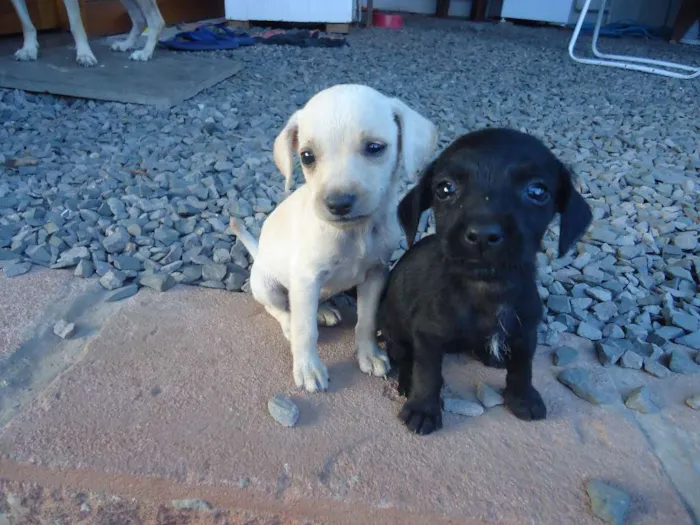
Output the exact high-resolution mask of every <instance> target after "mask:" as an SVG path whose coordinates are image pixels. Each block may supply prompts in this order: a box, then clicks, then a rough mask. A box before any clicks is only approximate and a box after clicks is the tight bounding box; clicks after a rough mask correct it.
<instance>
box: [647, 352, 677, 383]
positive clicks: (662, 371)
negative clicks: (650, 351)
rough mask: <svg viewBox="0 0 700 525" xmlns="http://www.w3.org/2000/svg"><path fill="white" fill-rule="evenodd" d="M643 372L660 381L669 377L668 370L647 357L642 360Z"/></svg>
mask: <svg viewBox="0 0 700 525" xmlns="http://www.w3.org/2000/svg"><path fill="white" fill-rule="evenodd" d="M644 371H645V372H647V373H648V374H650V375H652V376H654V377H658V378H661V379H663V378H664V377H668V376H670V375H671V371H670V370H669V369H668V368H666V367H665V366H664V365H662V364H661V363H659V362H657V361H654V360H653V359H651V358H649V357H645V358H644Z"/></svg>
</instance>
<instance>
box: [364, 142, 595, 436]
mask: <svg viewBox="0 0 700 525" xmlns="http://www.w3.org/2000/svg"><path fill="white" fill-rule="evenodd" d="M431 207H432V208H433V211H434V213H435V229H436V233H435V235H430V236H428V237H425V238H423V239H422V240H420V241H419V242H418V243H416V244H415V245H414V246H412V247H411V248H410V249H409V250H408V251H407V252H406V254H405V255H404V256H403V257H402V258H401V259H400V260H399V262H398V263H397V264H396V266H395V267H394V269H393V270H392V271H391V274H390V277H389V280H388V282H387V285H386V288H385V289H384V292H383V295H382V300H381V303H380V306H379V310H378V314H377V315H378V319H377V320H378V328H379V329H380V330H381V332H382V338H383V339H384V340H385V341H386V344H387V350H388V352H389V356H390V358H391V359H392V360H393V361H394V362H395V363H396V364H398V368H399V392H400V393H401V394H402V395H405V396H407V397H408V400H407V402H406V403H405V404H404V406H403V408H402V410H401V413H400V414H399V417H400V419H401V420H403V421H404V423H405V424H406V426H407V427H408V428H409V429H410V430H412V431H414V432H416V433H418V434H429V433H431V432H433V431H434V430H437V429H439V428H440V427H441V426H442V415H441V404H440V389H441V387H442V383H443V379H442V358H443V355H444V354H445V353H448V352H459V351H464V350H471V352H472V353H473V355H474V356H475V357H476V358H478V359H480V360H481V361H484V362H486V363H488V364H492V365H493V364H496V365H498V364H499V362H500V363H502V365H505V368H506V369H507V376H506V388H505V393H504V397H505V402H506V406H508V408H509V409H510V410H511V412H513V414H515V415H516V416H517V417H519V418H520V419H525V420H535V419H544V418H545V417H546V414H547V409H546V407H545V405H544V402H543V401H542V397H541V396H540V394H539V392H537V390H535V388H534V387H533V386H532V358H533V356H534V354H535V348H536V346H537V327H538V324H539V322H540V319H541V316H542V303H541V300H540V296H539V294H538V292H537V285H536V282H535V277H536V254H537V251H538V250H539V249H540V247H541V242H542V237H543V236H544V233H545V231H546V229H547V227H548V225H549V223H550V222H551V221H552V219H554V217H555V215H556V214H557V213H559V214H560V216H561V225H560V234H559V256H560V257H561V256H563V255H564V254H565V253H566V252H567V251H568V250H569V248H570V247H571V246H572V245H573V244H574V243H575V242H576V241H577V240H578V239H579V238H580V236H581V235H582V234H583V233H584V232H585V231H586V229H587V228H588V225H589V224H590V222H591V218H592V216H591V209H590V207H589V206H588V204H587V203H586V201H585V200H584V199H583V197H582V196H581V195H580V194H579V193H578V192H577V191H576V189H575V188H574V186H573V183H572V176H571V174H570V173H569V171H568V170H567V169H566V168H565V167H564V165H563V164H562V163H561V162H560V161H559V160H558V159H557V158H556V157H555V156H554V155H553V154H552V153H551V152H550V151H549V150H548V149H547V148H546V147H545V146H544V144H542V143H541V142H540V141H539V140H537V139H536V138H534V137H532V136H530V135H526V134H524V133H520V132H518V131H514V130H510V129H485V130H481V131H477V132H474V133H469V134H467V135H465V136H463V137H461V138H459V139H458V140H456V141H455V142H454V143H452V144H451V145H450V146H449V147H448V148H447V149H446V150H445V151H444V152H443V153H442V154H441V155H440V156H439V157H438V158H437V159H436V160H435V161H433V163H432V164H431V165H430V166H428V167H427V168H426V170H425V172H424V174H423V176H422V178H421V180H420V182H419V183H418V185H417V186H416V187H415V188H413V189H412V190H411V191H410V192H409V193H408V195H406V197H404V199H403V200H402V201H401V203H400V204H399V219H400V221H401V224H402V227H403V228H404V230H405V232H406V236H407V238H408V244H409V247H410V246H411V245H412V244H413V239H414V238H415V235H416V230H417V228H418V222H419V219H420V216H421V213H422V212H423V211H425V210H426V209H428V208H431Z"/></svg>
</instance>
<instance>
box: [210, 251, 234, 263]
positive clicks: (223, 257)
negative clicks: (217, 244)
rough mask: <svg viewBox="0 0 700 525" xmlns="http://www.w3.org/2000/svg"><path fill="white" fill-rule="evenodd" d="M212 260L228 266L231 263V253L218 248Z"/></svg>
mask: <svg viewBox="0 0 700 525" xmlns="http://www.w3.org/2000/svg"><path fill="white" fill-rule="evenodd" d="M212 260H213V261H214V262H215V263H218V264H226V263H228V262H231V253H230V252H229V250H226V249H224V248H217V249H216V250H214V253H213V254H212Z"/></svg>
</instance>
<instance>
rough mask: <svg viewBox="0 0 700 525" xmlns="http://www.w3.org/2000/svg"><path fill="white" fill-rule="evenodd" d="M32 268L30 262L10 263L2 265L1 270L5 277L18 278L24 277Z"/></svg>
mask: <svg viewBox="0 0 700 525" xmlns="http://www.w3.org/2000/svg"><path fill="white" fill-rule="evenodd" d="M31 268H32V263H30V262H18V261H10V262H8V263H6V264H4V265H3V267H2V270H3V272H4V273H5V277H8V278H11V277H18V276H20V275H24V274H25V273H27V272H28V271H29V270H31Z"/></svg>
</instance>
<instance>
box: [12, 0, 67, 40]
mask: <svg viewBox="0 0 700 525" xmlns="http://www.w3.org/2000/svg"><path fill="white" fill-rule="evenodd" d="M27 8H28V9H29V16H30V17H31V19H32V23H33V24H34V26H35V27H36V28H37V30H39V31H41V30H42V29H56V28H59V27H61V23H60V20H59V16H58V9H57V6H56V0H27ZM21 33H22V26H21V25H20V23H19V18H18V17H17V13H16V12H15V8H14V7H12V2H10V0H0V35H13V34H21Z"/></svg>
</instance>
